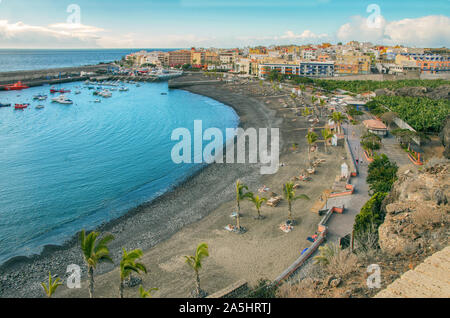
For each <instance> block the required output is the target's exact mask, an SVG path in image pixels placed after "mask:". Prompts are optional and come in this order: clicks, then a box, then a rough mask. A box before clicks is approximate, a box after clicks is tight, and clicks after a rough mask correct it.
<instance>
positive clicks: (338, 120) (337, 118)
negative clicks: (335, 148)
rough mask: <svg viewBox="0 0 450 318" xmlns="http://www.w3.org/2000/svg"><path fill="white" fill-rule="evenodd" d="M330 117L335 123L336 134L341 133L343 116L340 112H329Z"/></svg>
mask: <svg viewBox="0 0 450 318" xmlns="http://www.w3.org/2000/svg"><path fill="white" fill-rule="evenodd" d="M330 119H331V120H332V121H333V122H334V123H335V124H336V125H337V127H338V134H340V133H341V124H342V122H343V121H344V119H345V117H344V115H343V114H342V113H341V112H333V114H331V116H330Z"/></svg>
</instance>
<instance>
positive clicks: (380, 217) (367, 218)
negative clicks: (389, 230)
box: [353, 192, 387, 247]
mask: <svg viewBox="0 0 450 318" xmlns="http://www.w3.org/2000/svg"><path fill="white" fill-rule="evenodd" d="M386 196H387V193H386V192H377V193H375V194H374V195H373V196H372V197H371V198H370V200H369V201H367V202H366V204H364V206H363V207H362V208H361V211H360V212H359V214H357V215H356V217H355V223H354V224H353V230H354V236H355V239H356V240H357V241H360V243H361V241H365V243H364V244H363V245H365V244H367V243H368V242H367V239H365V240H363V239H362V238H363V237H364V238H367V237H372V235H371V234H375V235H376V237H378V235H377V233H378V227H379V226H380V225H381V224H383V222H384V217H385V213H384V212H383V210H382V208H381V205H382V203H383V200H384V198H386ZM370 245H373V240H372V243H370ZM363 247H372V246H363Z"/></svg>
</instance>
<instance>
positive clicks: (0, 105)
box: [0, 103, 11, 107]
mask: <svg viewBox="0 0 450 318" xmlns="http://www.w3.org/2000/svg"><path fill="white" fill-rule="evenodd" d="M0 107H11V104H2V103H0Z"/></svg>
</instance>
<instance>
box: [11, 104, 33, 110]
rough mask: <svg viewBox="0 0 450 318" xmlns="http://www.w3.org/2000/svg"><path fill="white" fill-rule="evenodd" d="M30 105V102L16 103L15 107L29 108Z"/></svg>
mask: <svg viewBox="0 0 450 318" xmlns="http://www.w3.org/2000/svg"><path fill="white" fill-rule="evenodd" d="M28 106H30V104H16V105H15V106H14V108H15V109H25V108H27V107H28Z"/></svg>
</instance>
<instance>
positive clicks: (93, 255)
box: [80, 229, 114, 298]
mask: <svg viewBox="0 0 450 318" xmlns="http://www.w3.org/2000/svg"><path fill="white" fill-rule="evenodd" d="M99 236H100V233H99V232H91V233H89V235H87V236H86V232H85V230H84V229H83V230H82V231H81V233H80V243H81V251H82V253H83V257H84V261H85V263H86V265H87V267H88V276H89V296H90V298H93V297H94V269H95V268H96V267H97V264H98V263H99V262H102V261H107V262H111V263H113V260H112V259H111V257H110V256H109V249H108V246H107V244H108V243H109V242H111V241H112V240H114V236H113V235H111V234H108V235H105V237H103V238H102V239H101V240H100V241H98V242H97V238H98V237H99Z"/></svg>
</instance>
